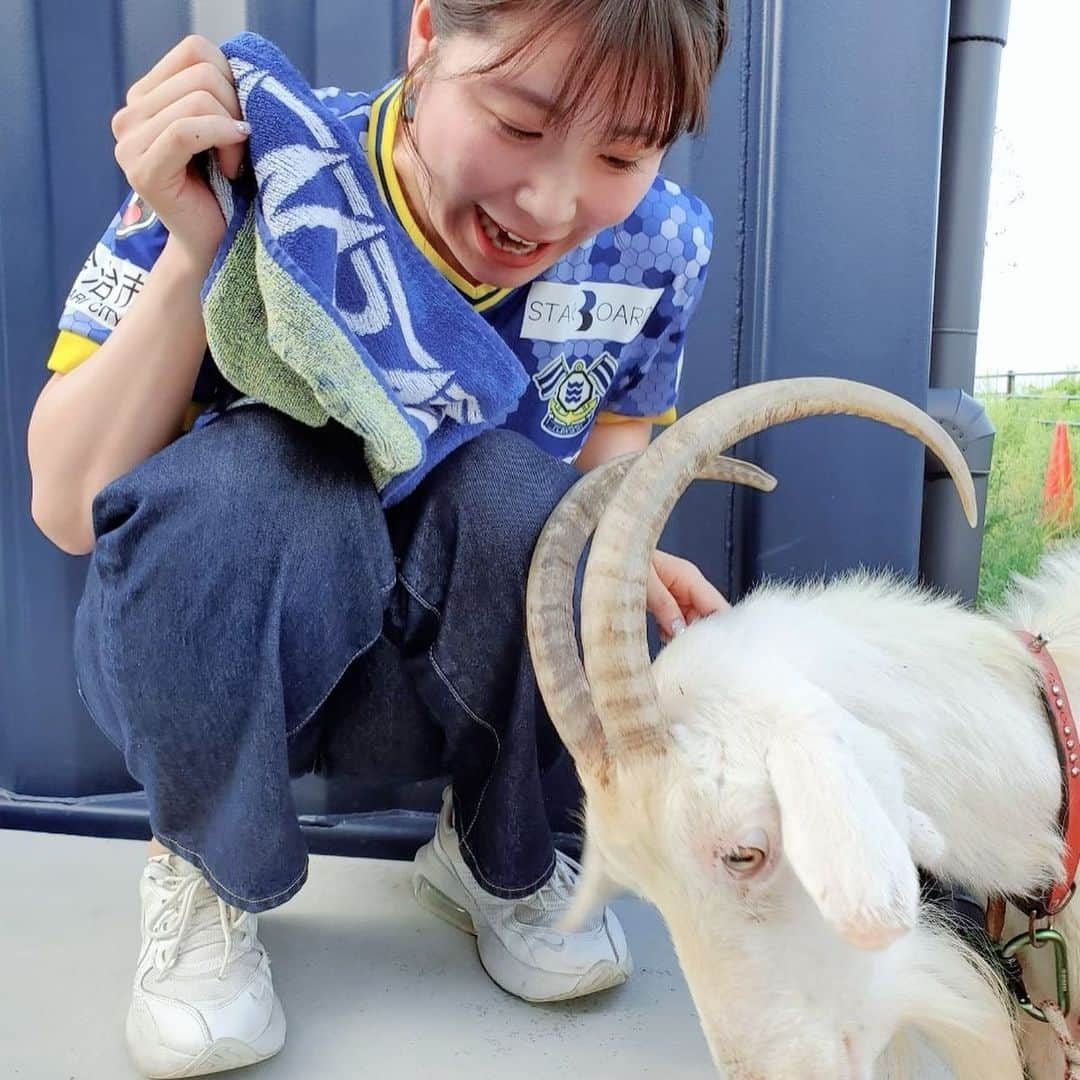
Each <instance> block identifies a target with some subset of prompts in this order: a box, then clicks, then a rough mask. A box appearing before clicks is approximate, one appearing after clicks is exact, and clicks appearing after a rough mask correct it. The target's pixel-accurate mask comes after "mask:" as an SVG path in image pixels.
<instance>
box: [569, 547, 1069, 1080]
mask: <svg viewBox="0 0 1080 1080" xmlns="http://www.w3.org/2000/svg"><path fill="white" fill-rule="evenodd" d="M1014 627H1015V628H1022V629H1027V630H1029V631H1031V632H1032V633H1035V632H1039V631H1041V632H1042V633H1043V634H1044V635H1046V636H1047V637H1048V638H1049V639H1050V641H1051V645H1050V648H1051V650H1052V652H1053V655H1054V657H1055V659H1056V660H1057V662H1058V665H1059V668H1060V670H1061V672H1062V676H1063V678H1064V681H1065V687H1066V690H1067V691H1069V692H1070V694H1071V696H1072V699H1073V700H1080V546H1078V547H1074V548H1071V549H1069V550H1066V551H1062V552H1060V553H1058V554H1057V555H1056V556H1052V557H1050V558H1048V559H1047V560H1046V561H1045V563H1044V565H1043V567H1042V569H1041V572H1040V573H1039V575H1038V576H1037V577H1036V578H1035V579H1034V580H1030V581H1023V580H1021V581H1019V582H1017V584H1016V586H1015V587H1014V589H1013V591H1012V593H1011V595H1010V596H1009V599H1008V601H1007V604H1006V607H1005V608H1004V609H1003V610H1002V611H1001V612H999V613H998V614H997V616H996V617H994V618H991V617H987V616H980V615H976V614H973V613H971V612H970V611H967V610H965V609H963V608H961V607H959V606H957V604H956V603H955V602H953V601H951V600H949V599H945V598H940V597H933V596H930V595H928V594H927V593H924V592H919V591H917V590H915V589H914V588H912V587H911V586H909V585H907V584H905V583H903V582H900V581H895V580H888V579H885V578H880V577H878V578H874V577H867V576H865V575H853V576H850V577H847V578H845V579H842V580H839V581H836V582H833V583H832V584H829V585H811V586H804V587H801V588H794V589H793V588H783V587H780V586H775V585H773V586H767V587H764V588H761V589H759V590H758V591H757V592H755V593H754V594H752V595H751V596H750V597H749V598H747V599H746V600H744V601H743V602H742V603H740V604H738V605H736V606H735V607H734V608H733V609H732V610H731V611H729V612H724V613H720V614H717V615H714V616H712V617H710V618H708V619H705V620H702V621H701V622H699V623H696V624H694V625H693V626H691V627H690V628H689V629H688V630H687V631H686V632H685V633H684V634H682V635H681V636H680V637H678V638H677V639H676V640H675V641H673V642H672V643H671V645H669V646H668V647H667V648H666V649H664V650H663V652H662V653H661V654H660V656H659V657H658V658H657V661H656V663H655V665H654V667H653V674H654V677H655V679H656V684H657V689H658V692H659V697H660V702H661V708H662V711H663V714H664V717H665V719H666V721H667V722H668V723H669V724H670V727H671V731H672V733H673V735H674V737H675V740H674V741H675V745H676V747H677V751H676V753H675V754H672V755H669V756H670V758H671V760H670V761H669V762H667V763H666V766H665V768H664V770H663V775H661V776H660V777H657V778H654V784H656V785H657V786H658V787H660V788H662V790H656V792H655V798H656V802H652V800H650V803H651V805H652V806H654V807H657V808H659V809H660V813H661V814H662V815H663V817H662V819H661V820H659V821H656V822H654V823H653V825H652V829H653V831H654V833H655V832H656V831H657V830H658V831H659V836H658V838H657V839H658V840H659V841H660V842H662V840H663V836H664V834H665V833H667V834H668V843H669V845H670V846H668V854H667V857H666V858H664V859H662V860H659V861H658V865H657V864H654V863H653V862H652V860H643V859H642V858H641V857H640V854H639V853H638V852H636V851H635V852H634V854H633V855H631V856H629V857H627V852H626V847H627V843H626V841H625V840H624V841H622V842H621V843H620V842H616V843H614V844H612V843H610V842H608V841H607V840H606V837H607V836H609V835H615V836H616V837H618V836H623V837H625V836H626V835H627V829H626V824H625V823H619V822H617V821H611V822H604V824H603V825H600V824H599V822H596V823H595V824H594V818H593V816H590V815H588V814H587V816H586V823H587V833H588V836H589V837H590V841H591V845H590V846H591V848H594V849H595V850H596V854H597V856H598V857H599V858H601V859H602V861H603V863H604V865H605V870H606V873H608V874H609V875H610V876H612V877H613V878H615V879H616V880H619V881H620V883H622V884H625V885H628V886H630V887H631V888H633V889H635V890H636V891H638V892H640V893H642V894H643V895H647V896H657V895H663V891H662V890H663V888H664V884H663V882H661V881H658V880H657V877H660V876H663V877H670V878H673V879H674V878H680V879H681V880H682V882H687V881H692V880H697V881H698V882H699V887H700V891H699V895H698V896H697V897H696V903H695V905H694V906H696V907H697V910H698V913H699V920H698V922H699V925H698V926H697V927H696V928H694V929H692V930H689V931H688V933H687V935H686V937H687V940H686V942H685V944H687V945H688V946H689V948H690V949H692V950H693V951H695V952H696V953H697V957H696V958H691V959H690V963H691V964H694V963H695V962H696V963H700V962H701V960H703V959H705V956H706V954H711V955H709V956H708V962H709V963H710V965H711V966H712V967H713V971H712V972H711V973H710V975H709V978H710V981H711V982H712V983H713V985H714V987H715V990H714V992H715V993H716V994H717V1000H722V1001H723V1002H724V1006H723V1009H721V1010H717V1012H718V1013H720V1014H726V1016H727V1019H725V1018H724V1017H723V1016H722V1015H721V1016H719V1017H717V1016H714V1017H709V1016H704V1017H703V1020H704V1022H705V1024H706V1029H707V1030H708V1027H709V1024H710V1023H716V1024H718V1025H720V1026H721V1028H727V1029H728V1030H732V1031H734V1030H736V1029H738V1043H739V1046H740V1048H741V1051H740V1052H741V1054H742V1055H743V1056H744V1057H745V1059H746V1060H748V1061H752V1062H755V1063H756V1065H755V1068H757V1069H758V1071H761V1072H762V1075H763V1076H765V1077H769V1078H772V1077H788V1076H790V1077H795V1076H801V1077H810V1076H822V1077H825V1076H829V1077H841V1076H845V1075H851V1076H854V1077H860V1076H869V1075H873V1074H872V1072H871V1066H872V1063H873V1062H874V1061H875V1060H876V1059H877V1057H878V1055H879V1053H880V1052H881V1051H882V1050H883V1049H884V1048H885V1046H886V1045H887V1043H888V1042H889V1041H890V1040H891V1038H892V1036H893V1034H894V1033H895V1031H896V1030H897V1029H899V1028H901V1027H903V1026H906V1025H911V1026H914V1027H921V1028H922V1029H923V1030H924V1031H925V1032H926V1034H928V1035H929V1036H930V1037H931V1038H932V1039H934V1040H937V1041H939V1042H942V1041H944V1046H943V1050H944V1051H945V1053H946V1054H947V1055H948V1056H953V1057H954V1058H957V1059H956V1060H954V1061H953V1062H952V1065H953V1068H954V1070H955V1071H956V1073H957V1075H958V1076H970V1077H972V1078H975V1077H979V1078H980V1080H990V1078H994V1077H1001V1078H1003V1080H1004V1078H1012V1077H1019V1076H1020V1075H1021V1070H1020V1065H1019V1063H1018V1061H1017V1059H1016V1054H1015V1051H1014V1050H1012V1047H1011V1039H1012V1032H1011V1030H1010V1023H1009V1017H1008V1015H1007V1013H1005V1012H1004V1011H1003V1010H1002V1008H1001V1002H1000V1000H999V997H998V995H997V993H995V991H994V988H993V987H992V984H988V983H986V982H980V981H979V978H980V976H978V975H977V974H976V970H977V968H976V967H972V966H971V965H970V960H971V958H970V957H966V958H965V957H962V956H961V955H960V954H961V952H962V951H963V950H962V948H961V946H959V944H958V939H957V938H956V937H955V936H954V935H952V934H951V933H950V932H948V931H945V932H943V931H942V929H941V928H940V926H939V925H938V924H937V922H936V920H935V919H934V918H933V917H932V916H931V915H929V913H927V912H925V911H923V912H921V913H920V909H919V904H918V897H917V882H916V879H915V873H914V865H915V864H917V865H920V866H922V867H924V868H925V869H928V870H930V871H932V872H934V873H935V874H937V875H939V876H941V877H942V878H945V879H947V880H950V881H954V882H957V883H961V884H963V885H965V886H966V887H968V888H969V889H971V890H972V892H973V893H974V894H975V895H976V896H977V897H979V898H980V899H985V898H986V897H987V896H988V895H989V894H991V893H994V892H1004V893H1006V894H1009V895H1017V896H1025V895H1031V894H1034V893H1036V892H1038V891H1039V890H1040V889H1041V888H1042V887H1043V886H1045V885H1046V884H1047V883H1048V882H1050V881H1052V880H1054V879H1055V878H1056V877H1057V876H1058V875H1059V874H1060V867H1061V855H1062V841H1061V836H1060V833H1059V831H1058V828H1057V818H1058V811H1059V808H1060V785H1061V781H1060V769H1059V765H1058V760H1057V754H1056V751H1055V749H1054V744H1053V740H1052V735H1051V732H1050V727H1049V724H1048V721H1047V717H1046V713H1045V710H1044V707H1043V704H1042V699H1041V696H1040V694H1039V690H1038V685H1039V683H1038V677H1037V673H1036V668H1035V665H1034V664H1033V662H1032V659H1031V656H1030V654H1029V653H1028V651H1027V650H1026V649H1025V648H1024V646H1023V645H1022V644H1021V642H1020V641H1019V639H1018V638H1017V637H1016V635H1015V634H1014V633H1013V629H1012V628H1014ZM605 826H606V827H605ZM643 827H647V826H645V825H644V823H643ZM680 832H681V833H682V834H683V835H682V836H679V833H680ZM755 834H757V835H758V837H759V839H758V840H757V841H756V842H751V841H752V839H753V837H754V836H755ZM631 835H633V834H631ZM762 835H763V836H764V842H762V840H761V839H760V837H761V836H762ZM740 846H751V847H757V848H759V849H761V850H765V851H767V852H768V858H767V861H766V863H765V865H764V866H763V867H762V869H761V870H760V871H758V872H757V873H755V874H753V875H746V876H743V877H737V876H733V875H732V874H730V873H728V872H727V871H726V868H725V865H724V863H723V860H722V855H723V853H724V852H729V851H732V850H734V849H736V848H738V847H740ZM676 852H678V854H679V856H680V861H681V865H672V856H674V855H675V853H676ZM909 852H910V854H909ZM654 866H655V870H654ZM656 870H658V871H659V874H657V873H656ZM669 887H670V882H669ZM802 892H805V893H807V894H808V895H809V898H810V899H811V900H812V901H813V905H812V906H811V905H809V904H807V903H806V902H805V899H804V898H803V896H802V895H800V894H801V893H802ZM815 908H816V912H815V910H814V909H815ZM817 913H820V915H819V916H818V917H815V916H816V915H817ZM821 916H823V917H824V919H825V921H826V922H827V923H829V924H830V926H831V929H830V928H829V927H826V926H824V925H822V924H821V922H820V917H821ZM1060 926H1061V927H1062V928H1063V930H1064V932H1065V934H1066V937H1067V939H1068V940H1069V942H1070V945H1072V946H1073V947H1074V948H1073V955H1072V957H1071V959H1072V961H1073V964H1072V966H1073V970H1074V971H1076V970H1077V964H1078V963H1080V952H1078V951H1077V950H1076V949H1075V946H1076V945H1077V944H1080V925H1077V919H1076V917H1075V915H1074V914H1073V912H1072V911H1071V909H1067V910H1066V912H1065V913H1064V914H1063V916H1062V917H1061V919H1060ZM672 929H673V932H675V933H676V938H677V939H678V936H679V935H678V933H677V932H676V931H675V928H674V927H673V928H672ZM909 929H915V931H916V932H915V933H913V934H905V933H904V932H905V931H907V930H909ZM1010 929H1011V930H1012V931H1013V932H1018V931H1019V926H1018V925H1017V926H1014V927H1011V928H1010ZM728 938H741V939H742V940H741V941H740V943H739V945H738V946H736V947H735V948H734V949H732V950H731V952H732V953H733V955H731V956H730V958H729V957H725V955H724V954H725V953H727V952H728V951H729V949H730V946H727V945H721V946H720V949H719V950H718V951H717V952H713V951H712V950H711V949H709V948H708V947H707V946H706V945H705V942H707V941H709V940H710V939H712V940H713V941H717V942H718V943H720V942H724V941H725V939H728ZM894 939H895V940H894ZM690 942H693V943H694V944H693V945H690ZM890 942H891V944H890ZM853 945H862V946H874V945H884V947H883V948H881V950H880V951H865V950H862V949H856V948H853V947H852V946H853ZM1026 959H1027V961H1029V989H1031V990H1032V992H1033V993H1035V994H1036V997H1038V996H1039V994H1040V993H1041V995H1042V996H1043V997H1052V995H1053V984H1052V979H1051V978H1050V976H1051V975H1052V963H1051V958H1050V956H1049V955H1048V952H1046V953H1041V954H1039V953H1028V954H1027V957H1026ZM965 963H967V968H966V970H965ZM1030 964H1035V965H1038V966H1037V967H1036V968H1034V969H1032V968H1031V967H1030ZM763 965H764V966H765V970H764V971H762V970H761V969H762V966H763ZM774 965H775V967H774ZM770 968H772V974H770V971H769V969H770ZM755 972H759V973H760V977H759V979H758V980H757V981H756V982H755V980H754V973H755ZM688 974H689V972H688ZM983 978H985V975H983ZM800 984H801V985H800ZM935 984H936V985H935ZM1073 994H1074V995H1077V994H1080V987H1078V986H1076V985H1074V987H1073ZM733 998H734V999H742V1000H743V1001H744V1002H745V1003H746V1005H747V1006H748V1007H749V1010H750V1011H751V1014H752V1015H753V1016H754V1017H758V1018H760V1019H758V1020H755V1021H753V1022H750V1017H747V1018H746V1019H747V1021H748V1022H747V1023H746V1025H745V1026H744V1024H743V1023H742V1022H740V1020H738V1019H735V1020H734V1021H732V1020H731V1019H730V1017H731V1013H732V1008H731V1004H732V999H733ZM905 998H906V999H907V1000H905ZM785 1003H786V1006H787V1007H785ZM822 1011H824V1013H825V1015H824V1016H823V1017H821V1019H820V1023H821V1025H822V1027H823V1029H824V1035H825V1039H824V1045H823V1046H821V1047H820V1048H818V1049H816V1050H813V1051H812V1052H810V1053H807V1051H806V1050H804V1049H803V1048H799V1049H798V1050H797V1051H796V1053H797V1054H798V1059H797V1060H795V1061H792V1062H790V1064H789V1063H787V1062H786V1061H785V1060H784V1057H783V1055H784V1054H785V1048H784V1046H783V1043H784V1041H785V1040H784V1039H783V1038H778V1037H777V1032H778V1030H781V1029H783V1027H784V1026H785V1025H786V1026H788V1027H794V1028H802V1029H804V1030H805V1029H807V1028H808V1026H809V1027H810V1028H812V1027H813V1026H814V1018H815V1015H817V1016H821V1013H822ZM734 1012H735V1013H736V1015H737V1014H738V1013H739V1012H740V1009H739V1008H738V1005H736V1007H735V1009H734ZM766 1016H771V1018H772V1020H771V1021H770V1022H762V1021H763V1020H764V1018H765V1017H766ZM950 1027H951V1028H953V1029H954V1032H953V1035H952V1036H951V1037H947V1036H948V1029H949V1028H950ZM1025 1035H1026V1038H1025V1043H1026V1044H1027V1046H1028V1057H1029V1062H1030V1064H1031V1066H1032V1067H1033V1068H1037V1069H1038V1072H1036V1074H1035V1075H1037V1076H1039V1077H1040V1080H1041V1077H1043V1076H1046V1077H1048V1078H1049V1077H1052V1078H1053V1080H1060V1077H1061V1076H1062V1071H1063V1065H1062V1063H1061V1058H1060V1052H1059V1051H1058V1050H1057V1049H1056V1045H1055V1044H1054V1042H1053V1040H1052V1038H1051V1037H1049V1032H1048V1031H1047V1029H1046V1028H1045V1027H1044V1026H1043V1025H1040V1024H1037V1023H1035V1022H1026V1024H1025ZM716 1036H717V1040H718V1042H720V1043H721V1044H724V1045H727V1044H728V1043H729V1040H728V1039H727V1038H725V1037H724V1032H723V1031H722V1030H719V1031H717V1032H716ZM943 1037H944V1038H943ZM752 1039H759V1040H760V1041H761V1047H760V1049H752V1047H751V1045H749V1043H748V1040H752ZM836 1045H839V1046H841V1047H845V1048H847V1049H846V1053H847V1054H848V1055H849V1057H850V1058H851V1060H850V1061H849V1062H843V1061H839V1062H833V1061H832V1060H831V1058H832V1056H833V1054H834V1053H835V1051H833V1050H832V1049H831V1048H832V1047H835V1046H836ZM723 1053H724V1056H728V1057H730V1058H731V1059H732V1061H733V1062H737V1061H738V1058H737V1057H735V1056H734V1051H733V1050H732V1049H731V1048H730V1046H729V1047H728V1048H727V1049H726V1050H725V1051H724V1052H723ZM774 1057H775V1058H776V1061H775V1064H773V1063H772V1061H773V1058H774ZM814 1058H816V1059H817V1060H816V1061H814V1060H813V1059H814ZM763 1063H764V1064H765V1068H764V1070H762V1064H763ZM845 1070H847V1071H845Z"/></svg>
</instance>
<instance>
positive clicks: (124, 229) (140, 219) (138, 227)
mask: <svg viewBox="0 0 1080 1080" xmlns="http://www.w3.org/2000/svg"><path fill="white" fill-rule="evenodd" d="M157 219H158V216H157V214H156V213H155V211H153V210H151V209H150V207H149V206H147V205H146V203H144V202H143V201H142V196H141V195H132V196H131V201H130V202H129V203H128V204H127V206H125V207H124V209H123V212H122V213H121V214H120V220H119V222H117V225H116V235H117V236H118V237H123V236H130V235H131V234H132V233H136V232H142V230H143V229H149V228H150V226H151V225H153V224H154V222H155V221H157Z"/></svg>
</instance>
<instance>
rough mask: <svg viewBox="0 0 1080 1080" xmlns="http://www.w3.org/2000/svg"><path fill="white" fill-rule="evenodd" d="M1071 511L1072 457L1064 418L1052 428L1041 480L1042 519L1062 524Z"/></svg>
mask: <svg viewBox="0 0 1080 1080" xmlns="http://www.w3.org/2000/svg"><path fill="white" fill-rule="evenodd" d="M1072 512H1073V479H1072V459H1071V458H1070V457H1069V430H1068V428H1067V427H1066V425H1065V421H1064V420H1059V421H1058V422H1057V426H1056V427H1055V428H1054V438H1053V441H1052V442H1051V443H1050V460H1049V461H1048V462H1047V463H1046V480H1045V481H1044V482H1043V520H1044V521H1047V522H1050V523H1051V524H1054V525H1064V524H1066V523H1067V522H1068V520H1069V518H1070V517H1071V516H1072Z"/></svg>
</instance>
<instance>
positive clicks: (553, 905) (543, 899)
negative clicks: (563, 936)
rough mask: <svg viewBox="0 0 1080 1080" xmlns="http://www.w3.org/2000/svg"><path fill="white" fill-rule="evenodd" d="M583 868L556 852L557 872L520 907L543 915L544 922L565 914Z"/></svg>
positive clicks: (521, 902)
mask: <svg viewBox="0 0 1080 1080" xmlns="http://www.w3.org/2000/svg"><path fill="white" fill-rule="evenodd" d="M580 873H581V866H580V864H579V863H576V862H575V861H574V860H573V859H571V858H570V857H569V856H568V855H564V854H563V853H562V852H561V851H556V852H555V870H554V872H553V873H552V875H551V877H550V878H548V880H547V882H546V883H545V884H544V885H542V886H541V887H540V888H539V889H538V890H537V891H536V892H534V893H533V894H532V895H531V896H529V897H526V898H525V899H524V900H522V901H520V903H519V907H526V908H529V909H531V910H533V911H535V912H537V913H539V914H540V915H541V918H542V922H543V923H545V924H546V923H548V922H549V921H550V920H549V919H548V918H545V916H551V915H558V914H561V913H562V912H564V911H565V910H566V909H567V908H568V907H569V906H570V903H571V901H572V900H573V892H574V889H575V887H576V886H577V880H578V875H579V874H580Z"/></svg>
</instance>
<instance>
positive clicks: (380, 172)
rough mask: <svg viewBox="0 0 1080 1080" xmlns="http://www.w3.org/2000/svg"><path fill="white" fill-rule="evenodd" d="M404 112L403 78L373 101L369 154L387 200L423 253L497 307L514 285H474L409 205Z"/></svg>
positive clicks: (480, 306) (478, 304)
mask: <svg viewBox="0 0 1080 1080" xmlns="http://www.w3.org/2000/svg"><path fill="white" fill-rule="evenodd" d="M400 116H401V80H400V79H398V81H397V82H394V83H391V84H390V86H388V87H387V88H386V89H385V90H384V91H383V92H382V93H381V94H380V95H379V96H378V97H377V98H376V99H375V101H374V102H373V103H372V106H371V119H370V120H369V122H368V134H367V147H366V150H367V156H368V164H369V165H370V166H371V172H372V174H373V175H374V177H375V182H376V183H377V184H378V186H379V193H380V194H381V195H382V197H383V202H385V203H386V205H387V206H389V207H390V209H391V210H392V211H393V212H394V216H395V217H396V218H397V219H398V221H399V222H401V225H402V227H403V228H404V229H405V231H406V232H407V233H408V234H409V237H410V239H411V240H412V242H413V243H414V244H415V245H416V247H417V248H418V250H419V251H420V253H421V254H422V255H423V256H424V258H426V259H427V260H428V262H430V263H431V265H432V266H434V267H435V269H436V270H438V271H439V273H440V274H442V275H443V277H445V278H446V279H447V281H449V282H450V284H451V285H453V286H454V288H456V289H457V290H458V292H460V293H461V294H462V295H463V296H464V297H465V298H466V299H467V300H468V301H469V303H470V304H472V306H473V307H474V308H475V309H476V310H477V311H486V310H487V309H488V308H490V307H494V306H495V304H497V303H498V302H499V301H500V300H502V299H503V297H505V296H507V295H508V294H509V293H510V292H511V290H510V289H500V288H499V287H498V286H497V285H473V284H471V283H470V282H469V281H466V279H465V278H464V277H462V276H461V274H459V273H458V272H457V271H456V270H455V269H454V268H453V267H452V266H451V265H450V264H449V263H448V262H447V261H446V260H445V259H444V258H443V257H442V256H441V255H440V254H439V253H438V252H437V251H436V250H435V248H434V247H432V246H431V244H430V243H429V242H428V239H427V237H426V236H424V234H423V232H422V231H421V229H420V226H419V225H418V224H417V222H416V219H415V218H414V217H413V215H412V211H411V210H410V209H409V202H408V200H407V199H406V198H405V192H404V191H403V190H402V187H401V181H400V180H399V179H398V175H397V172H396V171H395V170H394V137H395V135H396V133H397V126H398V119H399V117H400Z"/></svg>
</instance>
